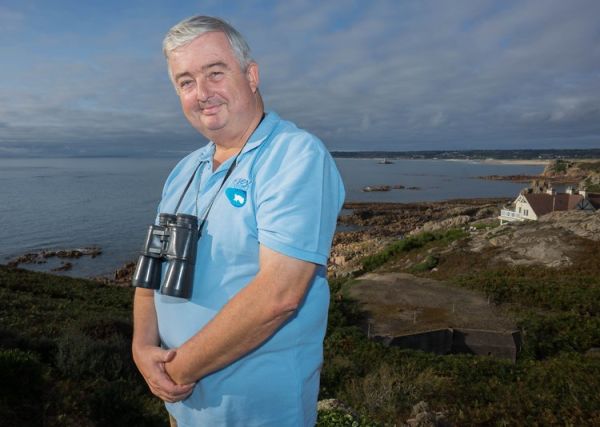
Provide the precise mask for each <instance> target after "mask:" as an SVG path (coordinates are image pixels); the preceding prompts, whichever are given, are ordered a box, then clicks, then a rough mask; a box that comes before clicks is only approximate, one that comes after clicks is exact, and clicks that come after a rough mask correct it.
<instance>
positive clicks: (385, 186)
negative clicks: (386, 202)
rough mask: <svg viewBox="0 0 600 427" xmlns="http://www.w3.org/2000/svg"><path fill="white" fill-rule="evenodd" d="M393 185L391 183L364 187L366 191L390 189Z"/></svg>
mask: <svg viewBox="0 0 600 427" xmlns="http://www.w3.org/2000/svg"><path fill="white" fill-rule="evenodd" d="M390 189H391V187H390V186H389V185H367V186H366V187H364V188H363V189H362V191H364V192H370V191H390Z"/></svg>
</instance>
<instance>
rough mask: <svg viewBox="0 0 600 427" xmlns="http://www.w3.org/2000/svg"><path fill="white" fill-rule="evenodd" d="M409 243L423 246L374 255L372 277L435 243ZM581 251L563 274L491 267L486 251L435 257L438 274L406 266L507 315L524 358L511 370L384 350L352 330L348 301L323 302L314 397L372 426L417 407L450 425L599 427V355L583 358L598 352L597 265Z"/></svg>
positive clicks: (500, 364)
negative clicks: (376, 266)
mask: <svg viewBox="0 0 600 427" xmlns="http://www.w3.org/2000/svg"><path fill="white" fill-rule="evenodd" d="M449 240H451V239H449ZM414 242H420V243H423V244H422V245H421V244H412V243H411V244H408V246H401V247H402V248H403V250H394V251H392V250H390V248H388V249H386V251H384V254H380V256H382V257H384V258H385V264H380V268H381V270H385V271H387V270H389V268H390V265H404V264H403V263H399V262H397V261H398V258H401V257H406V256H409V255H411V254H409V252H419V253H421V254H425V253H427V252H428V250H429V249H431V247H432V246H433V245H436V244H439V242H440V241H439V240H438V241H436V240H435V239H432V238H431V237H425V236H424V235H421V236H415V240H414ZM393 247H395V248H397V247H398V246H397V245H393ZM407 247H410V249H406V248H407ZM582 254H584V255H582V257H581V259H580V260H579V261H578V262H576V263H575V264H574V265H573V266H572V267H569V268H563V269H552V268H537V267H536V268H531V267H508V266H496V267H495V268H493V269H490V268H489V267H486V258H485V254H480V255H472V254H470V255H469V256H465V254H464V253H461V252H460V250H456V251H452V252H445V251H442V255H440V256H439V257H437V259H438V264H437V265H438V271H437V272H434V273H432V272H429V271H428V269H427V268H422V269H420V268H417V269H414V267H413V271H418V270H421V273H420V274H427V275H430V276H432V277H437V278H443V279H445V280H446V281H449V282H451V283H453V284H454V285H456V286H465V287H468V288H471V289H477V290H480V291H481V292H484V293H486V294H487V295H488V296H490V299H491V300H492V301H494V302H495V303H496V304H498V305H500V306H503V307H506V308H507V310H510V311H511V312H512V313H513V315H514V316H515V318H516V319H518V324H519V327H520V328H521V330H522V333H523V334H524V347H523V351H522V352H521V354H520V357H519V359H518V361H517V363H514V364H513V363H510V362H508V361H503V360H498V359H492V358H487V357H482V356H472V355H446V356H436V355H433V354H426V353H423V352H417V351H410V350H401V349H398V348H388V347H384V346H383V345H381V344H378V343H375V342H372V341H369V340H367V339H366V338H365V335H364V332H363V331H362V330H361V329H360V327H359V325H360V324H362V323H363V319H362V315H361V313H360V311H359V310H357V309H356V307H355V306H353V303H352V301H349V300H347V299H346V298H339V297H338V298H336V297H334V298H332V302H331V308H330V317H331V319H333V320H334V321H333V322H332V323H331V324H330V328H329V331H328V334H327V337H326V340H325V363H324V368H323V373H322V381H321V384H322V386H321V394H322V397H336V398H338V399H340V400H341V401H343V402H344V403H346V404H347V405H349V406H351V407H352V408H354V409H355V410H356V411H358V413H359V414H361V416H363V417H368V419H370V420H372V421H370V422H371V423H373V422H377V423H380V425H394V424H400V423H401V422H405V421H406V420H407V419H408V418H409V417H410V413H411V408H412V407H413V406H414V405H415V404H417V403H418V402H420V401H425V402H427V403H428V404H429V406H430V408H431V410H432V411H434V412H441V413H443V414H444V419H445V420H446V421H447V422H448V423H449V424H450V425H461V426H463V425H578V426H579V425H582V426H583V425H598V424H600V395H598V392H597V390H599V389H600V376H598V375H599V374H600V357H598V356H595V355H596V354H597V353H596V352H594V351H590V349H593V348H598V347H600V316H599V315H600V298H599V297H600V265H598V263H597V262H595V261H594V260H597V259H599V255H600V244H597V243H590V244H589V247H586V248H584V250H583V251H582ZM412 255H414V254H412ZM414 258H418V257H414ZM423 258H424V257H423V256H422V257H421V259H423ZM375 259H378V258H377V257H376V258H375ZM425 260H426V261H425V262H424V263H422V264H427V263H428V261H427V258H426V257H425ZM418 265H419V264H417V266H418ZM348 285H349V284H348V283H343V282H342V281H337V282H335V283H334V284H333V286H332V293H333V294H334V295H338V296H339V295H343V289H344V288H345V286H348ZM323 425H325V424H323ZM328 425H331V426H335V425H345V424H335V423H331V424H328ZM354 425H362V424H360V423H359V424H354ZM364 425H368V424H366V423H365V424H364ZM440 425H442V423H440Z"/></svg>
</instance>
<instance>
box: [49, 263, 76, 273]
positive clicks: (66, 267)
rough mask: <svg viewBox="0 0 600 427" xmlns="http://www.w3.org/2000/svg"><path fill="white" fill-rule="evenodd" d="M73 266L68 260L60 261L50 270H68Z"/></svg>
mask: <svg viewBox="0 0 600 427" xmlns="http://www.w3.org/2000/svg"><path fill="white" fill-rule="evenodd" d="M72 268H73V264H72V263H70V262H64V261H63V262H61V263H60V266H59V267H56V268H53V269H52V270H50V271H68V270H70V269H72Z"/></svg>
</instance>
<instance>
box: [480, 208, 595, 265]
mask: <svg viewBox="0 0 600 427" xmlns="http://www.w3.org/2000/svg"><path fill="white" fill-rule="evenodd" d="M581 239H588V240H593V241H599V240H600V212H595V213H593V212H587V211H560V212H553V213H550V214H548V215H544V216H542V217H541V218H540V219H539V221H530V222H529V221H528V222H524V223H511V224H505V225H503V226H501V227H497V228H495V229H493V230H490V231H488V232H485V233H483V234H479V235H473V236H472V238H471V241H470V242H469V247H470V250H471V251H474V252H481V251H488V252H489V254H490V256H491V257H492V259H491V260H490V261H493V260H495V261H500V262H503V263H508V264H512V265H535V264H538V265H545V266H547V267H565V266H568V265H571V264H572V259H573V257H574V256H576V255H577V253H578V251H580V250H581V243H582V242H581Z"/></svg>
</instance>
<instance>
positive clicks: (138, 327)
mask: <svg viewBox="0 0 600 427" xmlns="http://www.w3.org/2000/svg"><path fill="white" fill-rule="evenodd" d="M159 344H160V339H159V335H158V321H157V318H156V309H155V308H154V291H153V290H150V289H141V288H137V289H136V290H135V297H134V299H133V341H132V345H133V354H134V358H135V355H136V348H139V347H142V346H145V345H154V346H158V345H159Z"/></svg>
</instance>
